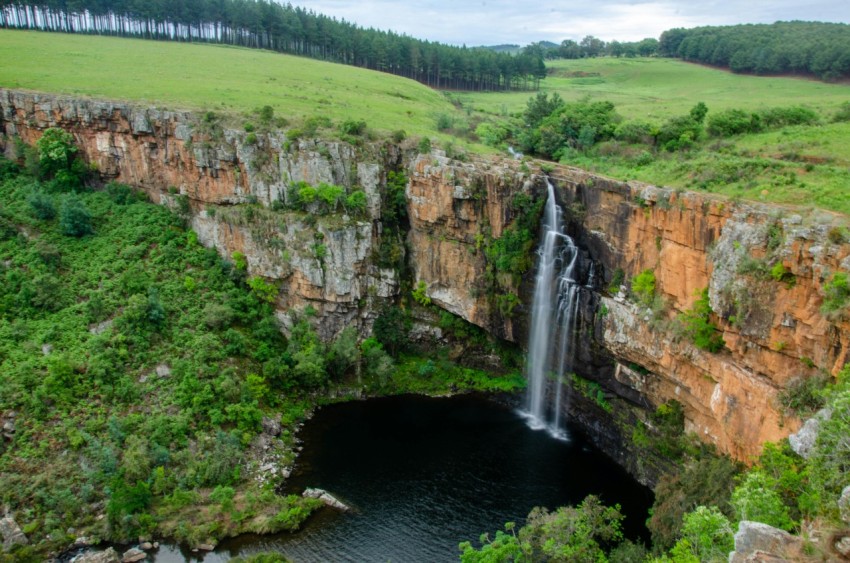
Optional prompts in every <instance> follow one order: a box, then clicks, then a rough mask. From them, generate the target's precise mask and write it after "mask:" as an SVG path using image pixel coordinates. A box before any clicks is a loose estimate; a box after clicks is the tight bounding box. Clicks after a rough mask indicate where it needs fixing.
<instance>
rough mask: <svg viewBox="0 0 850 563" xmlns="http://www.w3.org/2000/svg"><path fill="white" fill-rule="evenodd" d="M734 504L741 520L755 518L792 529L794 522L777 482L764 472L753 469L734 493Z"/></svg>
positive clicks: (784, 528) (776, 526)
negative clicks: (777, 488)
mask: <svg viewBox="0 0 850 563" xmlns="http://www.w3.org/2000/svg"><path fill="white" fill-rule="evenodd" d="M732 506H734V507H735V512H736V514H737V515H738V519H739V520H753V521H755V522H762V523H764V524H768V525H769V526H773V527H775V528H781V529H783V530H786V531H788V530H791V528H792V527H793V523H792V522H791V518H790V516H789V515H788V507H787V506H785V504H784V503H783V502H782V498H781V497H780V496H779V493H777V492H776V483H775V482H774V481H773V479H771V478H770V477H768V476H767V475H765V474H764V473H763V472H761V471H758V470H753V471H750V472H749V473H747V475H746V477H745V478H744V481H743V482H742V483H741V484H740V485H738V487H737V488H736V489H735V491H734V492H733V493H732Z"/></svg>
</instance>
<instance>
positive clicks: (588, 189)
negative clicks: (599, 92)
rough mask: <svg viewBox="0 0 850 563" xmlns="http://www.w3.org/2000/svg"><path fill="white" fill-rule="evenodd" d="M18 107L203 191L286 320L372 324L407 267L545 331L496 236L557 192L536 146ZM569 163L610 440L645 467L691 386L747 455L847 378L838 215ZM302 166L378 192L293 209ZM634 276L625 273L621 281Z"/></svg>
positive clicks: (58, 100)
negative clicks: (397, 204) (396, 240)
mask: <svg viewBox="0 0 850 563" xmlns="http://www.w3.org/2000/svg"><path fill="white" fill-rule="evenodd" d="M0 119H2V123H0V132H2V133H3V136H2V138H0V148H2V149H3V150H4V152H5V153H6V154H7V155H8V156H11V157H15V156H16V154H15V151H16V148H15V147H16V143H15V141H14V139H16V138H19V139H21V140H22V141H23V142H25V143H28V144H33V143H34V142H35V141H36V140H37V139H38V138H39V136H40V135H41V134H42V132H43V131H44V130H45V129H46V128H48V127H61V128H63V129H66V130H68V131H70V132H71V133H73V134H74V137H75V139H76V141H77V143H78V146H79V149H80V154H81V155H82V156H83V158H84V159H85V160H86V161H87V162H89V163H91V164H92V165H93V167H94V168H96V170H97V173H98V175H99V177H100V178H101V179H102V180H103V181H109V180H116V181H120V182H123V183H127V184H130V185H132V186H135V187H138V188H141V189H144V190H145V191H146V192H147V193H148V194H149V195H150V197H151V198H152V199H153V200H154V201H156V202H160V203H163V204H166V205H170V206H172V207H174V208H175V209H180V208H181V204H183V210H184V212H186V213H187V220H188V221H189V222H190V223H191V225H192V227H193V228H194V229H195V230H196V232H197V233H198V236H199V239H200V240H201V241H202V242H203V243H204V244H206V245H209V246H213V247H215V248H217V249H218V251H219V252H220V253H221V254H222V255H223V256H225V257H230V256H232V255H233V253H234V252H241V253H243V254H244V255H245V256H246V259H247V264H248V272H249V275H252V276H262V277H263V278H266V279H268V280H272V281H275V282H276V283H277V284H279V287H280V292H279V295H278V299H277V307H278V310H279V318H280V320H281V324H282V326H283V328H284V329H286V327H287V325H288V324H289V323H290V322H292V313H293V311H301V310H304V309H305V308H307V307H308V306H309V307H311V308H312V309H314V310H315V311H316V316H315V319H316V320H317V326H318V328H319V329H320V332H321V334H322V336H323V337H325V338H331V337H333V335H334V334H336V333H338V332H339V331H340V330H341V329H342V328H343V327H345V326H348V325H351V324H354V325H355V326H357V327H358V328H359V329H360V330H362V331H364V332H365V331H368V330H369V329H370V326H371V322H372V320H374V318H375V317H376V316H377V314H378V312H379V311H380V309H381V308H382V307H383V306H384V305H385V304H386V303H388V302H391V301H393V300H395V299H397V298H398V297H399V294H400V291H401V289H400V288H401V287H402V284H403V283H404V280H403V279H402V273H401V272H402V270H407V271H408V272H409V274H408V275H409V277H410V280H409V282H410V283H411V284H413V285H414V287H419V288H421V289H422V290H423V291H424V292H425V295H427V296H428V297H429V298H430V299H431V302H432V303H433V304H435V305H437V306H438V307H441V308H443V309H445V310H447V311H450V312H451V313H454V314H455V315H458V316H460V317H462V318H464V319H466V320H467V321H469V322H472V323H474V324H476V325H478V326H481V327H483V328H484V329H486V330H487V331H488V332H489V333H490V334H492V335H493V336H495V337H498V338H502V339H506V340H510V341H514V342H518V343H520V344H523V345H524V343H525V339H526V328H525V327H526V324H527V314H528V309H527V307H526V304H528V303H530V300H531V291H532V287H531V285H532V272H530V271H528V272H526V273H525V274H524V275H516V274H514V275H511V274H510V273H505V272H501V271H498V270H497V269H496V268H494V267H493V257H492V255H488V249H492V248H493V246H492V244H493V241H496V240H499V239H500V237H503V236H504V235H505V233H506V232H508V231H509V230H511V229H516V225H517V223H518V214H519V213H520V211H519V210H518V207H517V206H516V205H515V204H514V202H515V198H516V197H517V194H523V195H525V196H530V199H531V200H539V199H540V198H542V197H545V183H546V175H544V174H543V173H542V172H541V171H540V170H539V169H538V167H537V165H536V164H535V163H534V162H533V161H526V162H519V161H515V160H512V159H507V158H498V157H488V158H484V157H472V156H469V157H465V158H463V159H462V160H459V159H457V158H454V159H452V158H449V157H447V156H446V154H445V153H444V152H442V151H438V150H435V151H432V152H431V153H429V154H419V153H418V152H417V151H416V150H415V148H414V145H413V144H412V143H411V144H405V143H402V144H401V145H397V144H393V143H389V142H385V143H381V142H363V143H361V144H360V145H358V146H352V145H350V144H348V143H344V142H340V141H337V140H291V139H288V138H287V137H286V135H285V132H283V131H278V130H261V131H259V132H257V133H255V134H254V135H253V136H252V137H249V136H248V134H246V133H245V132H244V131H243V130H242V129H241V127H240V126H239V124H237V123H231V122H228V121H227V120H226V119H223V118H218V117H216V116H211V115H209V114H205V115H201V114H197V115H196V114H191V113H186V112H172V111H163V110H156V109H149V108H137V107H133V106H130V105H127V104H121V103H113V102H101V101H90V100H76V99H70V98H63V97H57V96H48V95H40V94H31V93H23V92H14V91H0ZM390 172H404V173H405V174H406V176H407V178H408V182H407V186H406V200H407V222H408V223H409V224H407V225H405V229H404V230H405V232H406V235H405V236H406V241H404V242H405V244H404V245H403V246H401V248H402V254H403V256H402V257H401V258H402V259H403V261H404V263H406V268H400V267H392V264H387V263H386V260H382V259H381V258H380V257H381V256H382V252H383V249H384V248H385V244H386V243H387V238H388V232H387V231H385V224H384V223H385V221H382V214H383V213H384V212H385V210H384V209H385V203H386V195H387V179H388V176H389V174H390ZM549 176H550V177H551V179H552V181H553V182H554V183H555V185H556V187H557V193H558V197H559V199H560V202H561V204H562V206H563V207H564V209H565V210H566V215H567V218H568V222H569V231H570V233H571V235H573V236H574V238H575V239H576V240H577V241H578V243H579V245H580V247H581V249H582V256H583V260H584V261H585V262H587V265H588V266H587V268H585V273H586V275H587V277H588V279H587V280H586V281H587V285H588V286H589V287H587V288H586V289H585V290H584V292H585V295H583V297H582V319H581V323H580V327H581V330H582V333H583V334H584V337H583V338H580V342H581V343H582V345H581V347H580V350H579V351H578V361H577V363H576V371H577V372H579V374H580V375H582V376H583V377H585V378H588V379H592V380H594V381H597V382H598V383H599V384H600V385H601V386H602V387H603V388H604V389H605V391H606V397H607V398H608V399H609V400H610V401H612V404H614V405H615V409H616V413H615V414H614V415H610V414H609V415H605V414H604V413H602V416H599V415H598V414H599V413H597V415H596V416H594V415H593V414H592V413H591V412H590V411H592V405H590V406H588V404H586V402H585V403H582V401H577V402H576V411H575V412H574V413H572V414H573V416H575V417H576V418H577V419H578V420H580V421H581V422H582V423H583V424H584V425H585V427H586V428H588V429H591V430H592V431H591V432H590V433H591V435H593V434H597V440H598V441H599V442H600V443H601V445H602V446H603V447H605V448H606V450H608V451H609V453H612V455H614V456H615V457H618V458H619V459H621V461H623V462H624V463H625V464H626V465H629V464H630V463H631V464H632V465H634V459H633V458H634V456H633V455H632V456H631V457H632V461H631V462H630V461H629V456H630V454H629V452H630V445H629V443H630V441H631V437H630V436H631V435H630V433H629V432H630V430H629V427H630V425H634V424H635V423H636V422H637V421H638V420H641V421H643V422H645V423H648V417H647V414H648V413H649V412H651V410H652V409H654V408H655V407H656V406H658V405H660V404H662V403H664V402H666V401H668V400H672V399H675V400H677V401H679V402H680V403H681V404H682V405H683V407H684V412H685V418H686V429H687V430H688V431H692V432H695V433H696V434H698V435H699V436H700V437H701V438H702V439H703V440H705V441H708V442H712V443H714V444H716V445H717V446H718V448H719V449H720V450H721V451H723V452H727V453H729V454H731V455H733V456H734V457H736V458H738V459H742V460H750V459H752V457H753V456H755V455H756V454H757V453H758V452H759V451H760V445H761V443H762V442H764V441H765V440H776V439H779V438H781V437H783V436H785V435H787V434H788V433H790V432H792V431H794V430H795V429H796V428H797V427H798V426H799V420H797V419H796V418H794V417H793V416H786V415H784V414H783V411H782V409H781V408H780V407H779V405H778V402H777V395H778V393H779V392H780V391H781V390H782V389H784V388H785V387H786V386H787V385H788V384H789V382H791V381H792V380H794V379H795V378H801V377H811V376H813V375H815V374H817V373H820V372H823V371H825V372H828V373H831V374H835V373H836V372H837V371H838V370H839V369H841V367H842V366H843V365H844V364H845V363H846V362H847V361H848V359H850V358H848V348H850V323H848V321H847V317H846V315H842V314H833V315H825V314H822V313H821V305H822V302H823V298H824V288H825V286H826V284H828V283H829V282H830V280H831V279H832V275H833V274H834V273H835V272H838V271H844V272H847V271H850V245H848V244H847V243H841V242H831V241H830V238H832V240H833V241H834V240H836V238H835V237H830V236H829V229H830V227H831V224H832V222H833V221H834V220H838V219H837V218H834V217H832V216H830V215H829V214H827V213H825V212H808V213H806V214H797V213H795V212H793V211H790V210H782V209H779V208H769V207H767V206H761V205H758V204H743V203H732V202H729V201H724V200H721V199H717V198H713V197H711V196H708V195H705V194H697V193H688V192H680V191H673V190H667V189H661V188H657V187H653V186H648V185H643V184H637V183H624V182H617V181H613V180H610V179H606V178H603V177H599V176H597V175H593V174H589V173H587V172H585V171H582V170H578V169H575V168H570V167H567V166H557V165H556V166H554V167H553V169H552V171H551V173H550V174H549ZM301 181H303V182H307V183H308V184H311V185H317V184H319V183H321V182H326V183H333V184H336V185H339V186H342V187H344V188H345V189H346V190H347V191H348V192H349V193H350V192H351V191H353V190H362V191H363V192H364V193H365V196H366V199H367V206H366V210H365V212H363V213H360V214H354V213H352V214H349V213H347V212H345V211H344V210H339V211H338V212H337V213H332V214H326V213H319V212H318V209H317V208H314V209H309V208H308V209H307V210H306V211H304V210H301V211H297V210H292V209H290V208H289V207H288V198H290V195H291V194H290V193H289V189H288V188H289V186H290V185H291V184H292V183H295V182H301ZM393 236H396V237H397V236H398V233H394V234H393ZM399 263H400V262H399ZM777 263H779V264H782V268H783V269H782V270H781V271H780V273H781V275H778V276H777V275H775V274H776V272H777V271H779V270H775V269H773V268H774V267H775V265H776V264H777ZM644 270H651V271H652V272H654V275H655V279H656V288H657V293H658V295H659V296H660V298H659V299H657V300H656V302H655V305H654V307H652V308H649V307H646V306H639V305H637V304H636V303H635V302H634V300H632V299H629V298H627V297H626V294H627V291H626V288H627V286H628V281H629V280H630V279H631V278H633V277H634V276H636V275H637V274H639V273H640V272H642V271H644ZM591 274H592V275H591ZM615 278H618V279H619V278H621V279H622V280H623V287H622V288H621V287H611V281H612V280H613V279H615ZM703 289H707V291H708V296H709V302H710V305H711V308H712V310H713V312H714V313H713V314H712V316H711V321H712V322H713V323H714V324H715V325H716V326H717V327H718V329H719V330H720V331H721V332H722V335H723V339H724V341H725V348H724V349H723V350H721V351H719V352H713V353H712V352H708V351H705V350H702V349H700V348H698V347H697V346H695V345H694V344H693V342H691V340H690V339H689V338H688V336H687V334H686V333H685V332H686V331H684V330H683V325H682V322H681V320H680V318H681V314H682V313H685V312H687V311H688V310H689V309H690V308H691V307H692V306H693V305H694V302H695V301H696V300H697V295H698V293H699V292H700V291H701V290H703ZM506 296H508V297H512V296H516V297H517V299H505V297H506ZM506 303H507V305H508V306H505V304H506ZM432 334H434V335H436V336H437V337H439V330H438V329H437V328H436V327H433V330H432ZM606 417H607V418H606ZM606 419H609V420H610V421H611V424H608V423H606ZM606 424H607V426H606ZM633 469H634V467H633ZM638 472H639V471H638ZM645 480H646V481H650V482H651V481H652V480H653V478H652V476H648V477H646V479H645Z"/></svg>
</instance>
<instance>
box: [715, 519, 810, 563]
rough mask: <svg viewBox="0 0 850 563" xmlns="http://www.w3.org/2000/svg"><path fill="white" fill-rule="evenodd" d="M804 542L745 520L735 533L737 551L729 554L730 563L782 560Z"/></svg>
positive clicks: (784, 532) (776, 529)
mask: <svg viewBox="0 0 850 563" xmlns="http://www.w3.org/2000/svg"><path fill="white" fill-rule="evenodd" d="M801 545H802V540H801V539H800V538H799V537H797V536H793V535H791V534H789V533H788V532H786V531H785V530H780V529H779V528H774V527H773V526H768V525H767V524H762V523H761V522H750V521H748V520H744V521H743V522H741V523H740V524H739V525H738V531H737V532H736V533H735V551H733V552H732V553H730V554H729V563H748V562H751V561H776V560H777V558H778V559H779V560H781V558H782V557H784V556H785V554H786V553H788V552H790V551H795V550H798V549H799V548H800V546H801Z"/></svg>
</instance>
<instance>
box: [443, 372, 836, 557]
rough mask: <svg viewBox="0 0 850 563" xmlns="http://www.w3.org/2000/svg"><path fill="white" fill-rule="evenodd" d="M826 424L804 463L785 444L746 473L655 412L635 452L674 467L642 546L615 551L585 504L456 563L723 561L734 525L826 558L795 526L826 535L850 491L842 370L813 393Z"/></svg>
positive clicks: (485, 543)
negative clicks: (828, 413) (745, 523)
mask: <svg viewBox="0 0 850 563" xmlns="http://www.w3.org/2000/svg"><path fill="white" fill-rule="evenodd" d="M821 396H822V398H823V403H821V404H825V405H826V406H827V407H828V408H831V409H832V412H833V415H832V417H831V418H829V419H828V420H826V421H824V422H823V423H822V424H823V426H822V430H821V432H820V434H819V435H818V438H817V441H816V443H815V447H814V451H813V452H812V455H811V456H810V457H809V459H803V458H802V457H800V456H798V455H797V454H796V453H794V452H793V451H792V450H791V449H790V447H789V445H788V442H787V440H783V441H782V442H781V443H779V444H766V445H765V448H764V451H763V453H762V454H761V456H760V457H759V459H758V460H757V461H756V462H755V463H754V465H753V466H752V467H750V468H748V469H746V470H743V468H742V466H740V465H737V464H735V463H733V462H732V461H730V460H729V459H728V458H726V457H722V456H718V455H716V454H715V453H714V452H713V450H712V449H711V448H708V447H706V446H705V445H702V444H700V442H699V440H698V439H697V438H696V437H695V436H693V435H686V434H685V433H684V417H683V414H682V409H681V405H679V404H678V403H676V402H675V401H672V402H670V403H667V404H664V405H661V406H660V407H659V408H658V409H657V410H656V412H655V413H652V414H651V416H650V417H649V423H650V424H651V427H648V426H646V425H639V426H638V427H636V428H635V434H634V436H633V440H634V443H635V445H636V446H638V447H639V448H644V449H647V450H653V451H655V453H656V454H661V455H662V456H664V457H665V458H666V459H668V460H670V462H672V463H673V464H674V466H675V467H674V470H672V471H669V472H668V473H667V474H666V475H665V476H664V477H662V479H661V481H660V483H659V484H658V486H657V487H656V490H655V493H656V498H655V503H654V505H653V508H652V510H651V514H650V518H649V520H648V521H647V525H648V527H649V529H650V531H651V533H652V545H651V546H643V545H641V544H639V543H638V544H635V543H632V542H630V541H623V537H622V533H621V532H620V524H621V521H622V519H623V516H622V515H621V514H620V513H619V507H617V506H616V505H615V506H613V507H606V506H604V505H602V504H601V503H600V502H599V500H598V499H597V498H596V497H593V496H589V497H587V498H586V499H585V500H584V501H583V502H582V503H581V504H579V505H578V506H576V507H574V508H573V507H568V508H559V509H558V510H556V511H554V512H551V513H550V512H548V511H546V510H542V509H539V508H535V509H534V510H533V511H532V512H531V513H530V514H529V516H528V521H527V522H526V524H525V525H524V526H522V527H519V528H518V527H517V526H516V525H515V524H514V523H512V522H509V523H508V524H506V526H505V531H497V532H496V534H495V537H493V538H490V537H489V535H487V534H484V535H482V536H481V538H480V543H481V546H480V547H478V548H476V547H474V546H473V545H472V544H471V542H464V543H461V544H460V550H461V552H462V554H461V560H462V561H467V562H475V561H487V562H506V561H523V562H531V561H544V560H546V561H578V562H588V563H590V562H595V563H599V562H600V561H611V562H620V561H622V562H630V563H632V562H639V561H648V562H652V563H698V562H705V561H708V562H714V561H726V559H727V557H728V554H729V552H730V551H731V550H732V549H733V547H734V541H733V534H734V531H735V530H736V529H737V523H738V522H739V521H741V520H752V521H756V522H763V523H765V524H769V525H771V526H775V527H778V528H781V529H784V530H788V531H790V532H792V533H795V534H799V535H801V536H802V537H803V541H804V547H803V550H804V553H806V554H807V555H808V556H810V557H812V558H815V559H818V560H820V558H827V557H829V556H830V553H831V552H830V549H831V545H829V544H828V541H829V540H828V538H829V537H831V536H830V534H829V533H824V534H823V537H822V538H821V540H819V539H818V537H816V536H814V535H811V536H810V535H808V534H809V532H807V531H806V529H805V526H807V525H812V524H813V525H814V526H815V527H817V528H819V529H821V530H824V531H825V532H828V531H829V530H831V529H834V528H840V527H841V524H840V520H839V514H838V505H837V502H838V498H839V497H840V495H841V491H842V490H843V488H844V487H846V486H848V485H850V472H848V469H850V444H848V441H847V439H846V437H847V435H848V433H850V418H848V415H849V414H850V367H846V368H845V369H844V370H843V371H842V372H841V374H839V377H838V379H837V381H836V382H835V383H834V384H830V385H828V387H827V388H826V389H824V390H823V391H822V392H821Z"/></svg>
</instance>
